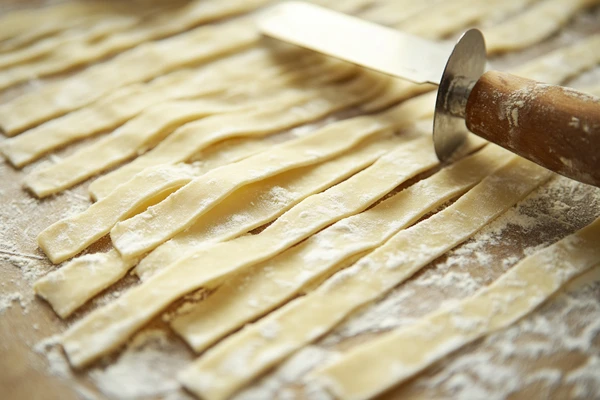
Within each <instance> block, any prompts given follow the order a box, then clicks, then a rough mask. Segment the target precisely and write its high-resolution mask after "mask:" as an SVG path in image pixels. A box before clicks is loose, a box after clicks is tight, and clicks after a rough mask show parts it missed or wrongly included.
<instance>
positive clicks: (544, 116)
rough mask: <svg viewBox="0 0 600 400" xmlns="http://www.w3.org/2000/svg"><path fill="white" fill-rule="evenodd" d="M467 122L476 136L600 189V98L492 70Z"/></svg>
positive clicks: (478, 88) (477, 90)
mask: <svg viewBox="0 0 600 400" xmlns="http://www.w3.org/2000/svg"><path fill="white" fill-rule="evenodd" d="M465 119H466V122H467V127H468V128H469V130H470V131H471V132H473V133H475V134H477V135H479V136H481V137H483V138H485V139H487V140H489V141H491V142H494V143H496V144H498V145H500V146H502V147H504V148H506V149H509V150H511V151H513V152H515V153H517V154H519V155H521V156H523V157H525V158H528V159H529V160H531V161H533V162H535V163H537V164H539V165H541V166H544V167H546V168H548V169H551V170H552V171H555V172H558V173H559V174H561V175H565V176H568V177H569V178H573V179H576V180H578V181H580V182H584V183H588V184H591V185H594V186H599V187H600V98H598V97H594V96H590V95H588V94H585V93H581V92H578V91H576V90H573V89H569V88H565V87H561V86H553V85H548V84H544V83H539V82H535V81H532V80H529V79H525V78H521V77H518V76H514V75H510V74H507V73H503V72H497V71H489V72H486V73H485V74H484V75H483V76H482V77H481V78H480V79H479V81H478V82H477V83H476V84H475V86H474V87H473V90H472V91H471V94H470V95H469V99H468V101H467V107H466V114H465Z"/></svg>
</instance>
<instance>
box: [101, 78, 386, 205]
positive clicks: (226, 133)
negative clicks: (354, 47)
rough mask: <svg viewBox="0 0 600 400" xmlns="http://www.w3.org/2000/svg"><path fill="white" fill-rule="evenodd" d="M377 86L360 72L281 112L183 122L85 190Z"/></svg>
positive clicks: (272, 128) (292, 120) (104, 188)
mask: <svg viewBox="0 0 600 400" xmlns="http://www.w3.org/2000/svg"><path fill="white" fill-rule="evenodd" d="M380 88H381V82H378V81H377V80H375V81H374V80H373V77H371V76H369V75H366V76H360V77H358V78H357V79H355V80H353V81H351V82H349V83H348V84H345V85H342V86H337V87H336V86H332V87H329V88H325V87H324V88H323V90H322V96H319V97H317V98H313V99H310V98H309V99H307V100H306V101H305V102H303V103H301V104H298V105H297V106H295V107H292V108H291V109H289V110H288V111H287V112H285V113H282V112H281V109H280V108H279V107H277V106H274V107H272V108H273V109H269V108H265V109H264V110H262V109H259V110H251V111H247V112H243V113H236V114H230V115H224V116H221V117H219V116H215V117H212V118H207V119H204V120H201V121H197V122H194V123H190V124H187V125H185V126H183V127H181V128H180V129H178V130H177V131H175V132H174V133H173V134H172V135H170V136H169V137H168V138H167V139H166V140H164V141H162V142H161V143H160V144H159V145H158V146H157V147H155V148H154V149H153V150H151V151H149V152H148V153H146V154H144V155H143V156H141V157H138V158H137V159H135V160H134V161H132V162H130V163H129V164H127V165H125V166H123V167H121V168H119V169H118V170H116V171H113V172H111V173H109V174H107V175H105V176H103V177H101V178H99V179H97V180H96V181H94V182H93V183H92V184H91V185H90V187H89V191H90V193H91V194H92V196H93V197H94V198H97V199H99V198H102V197H104V196H106V195H107V194H108V193H110V192H111V191H112V190H113V189H114V188H115V187H116V186H118V185H119V184H121V183H122V182H124V181H126V180H128V179H130V178H131V177H132V176H133V175H135V174H136V173H138V172H139V171H141V170H143V169H144V168H147V167H149V166H153V165H157V164H165V163H176V162H183V161H186V160H187V159H189V157H190V156H191V155H192V154H193V153H195V152H197V151H198V150H200V149H202V148H204V147H206V146H209V145H210V144H213V143H215V142H218V141H221V140H224V139H228V138H232V137H243V136H265V135H267V134H270V133H275V132H277V131H281V130H284V129H289V128H292V127H294V126H297V125H300V124H302V123H306V122H309V121H311V120H315V119H318V118H321V117H324V116H326V115H328V114H330V113H332V112H334V111H336V110H340V109H343V108H345V107H349V106H351V105H352V104H355V103H357V102H359V101H361V100H364V99H366V98H370V97H372V96H374V95H375V94H376V93H377V92H378V91H379V90H380ZM284 105H285V104H284Z"/></svg>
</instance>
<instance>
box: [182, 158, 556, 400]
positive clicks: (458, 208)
mask: <svg viewBox="0 0 600 400" xmlns="http://www.w3.org/2000/svg"><path fill="white" fill-rule="evenodd" d="M549 177H550V173H549V172H547V171H546V170H545V169H543V168H541V167H538V166H537V165H535V164H533V163H531V162H529V161H526V160H523V159H519V158H516V157H513V158H512V161H511V162H509V163H508V164H506V165H505V166H504V167H502V168H500V169H499V170H497V171H496V172H494V173H493V174H492V175H490V176H489V177H487V178H486V179H484V180H483V181H482V182H481V183H480V184H478V185H477V186H475V187H474V188H473V189H471V190H470V191H469V192H467V194H465V195H464V196H462V197H461V198H460V199H458V200H457V201H456V202H455V203H454V204H453V205H451V206H449V207H448V208H446V209H444V210H443V211H440V212H439V213H437V214H435V215H433V216H432V217H429V218H428V219H426V220H425V221H423V222H420V223H418V224H416V225H413V226H412V227H410V228H408V229H406V230H402V231H400V232H398V233H397V234H396V235H395V236H393V237H392V238H391V239H390V240H389V241H388V242H387V243H386V244H384V245H383V246H381V247H379V248H377V249H376V250H375V251H373V252H372V253H371V254H369V255H367V256H365V257H363V258H362V259H361V260H359V261H358V262H357V263H356V264H354V265H353V266H351V267H350V268H348V269H345V270H343V271H340V272H338V273H337V274H335V275H334V276H333V277H332V278H330V279H329V280H327V281H326V282H325V283H324V284H323V285H321V286H320V287H319V288H318V289H316V290H315V291H313V292H311V293H309V294H308V295H306V296H304V297H300V298H298V299H296V300H293V301H291V302H290V303H288V304H287V305H285V306H283V307H282V308H280V309H279V310H277V311H274V312H272V313H271V314H269V315H268V316H266V317H265V318H263V319H261V320H260V321H258V322H257V323H254V324H252V325H247V326H246V327H245V328H244V329H242V330H241V331H240V332H238V333H236V334H234V335H232V336H230V337H228V338H227V339H225V340H224V341H223V342H221V343H220V344H218V345H216V346H215V347H213V348H211V349H210V350H208V351H207V352H206V353H205V355H203V356H202V357H200V358H199V359H198V360H197V361H195V362H194V363H193V364H192V365H191V366H190V367H188V368H187V369H186V370H184V371H183V373H182V374H181V375H180V381H181V382H182V383H183V384H184V386H185V387H186V388H187V389H189V390H190V391H192V392H193V393H194V394H196V395H198V396H199V397H202V398H205V399H209V400H217V399H224V398H227V397H229V396H230V395H231V394H233V393H234V392H235V391H237V390H238V389H240V388H241V387H242V386H243V385H245V384H247V383H248V382H250V381H251V380H252V379H253V378H255V377H256V376H257V375H259V374H260V373H262V372H264V371H265V370H266V369H268V368H270V367H272V366H273V365H275V364H277V363H278V362H280V361H281V360H283V359H284V358H285V357H287V356H288V355H290V354H291V353H292V352H294V351H295V350H297V349H299V348H300V347H301V346H303V345H305V344H307V343H309V342H311V341H313V340H315V339H317V338H319V337H321V336H322V335H323V334H325V333H326V332H328V331H329V330H331V329H332V328H333V327H334V326H335V325H336V324H338V323H339V322H341V321H342V320H343V319H344V318H345V317H347V316H348V315H349V314H350V313H351V312H352V311H354V310H356V309H357V308H359V307H360V306H362V305H365V304H367V303H369V302H371V301H373V300H375V299H377V298H378V297H380V296H381V295H383V294H384V293H386V292H387V291H389V290H390V289H392V288H393V287H394V286H396V285H398V284H399V283H401V282H403V281H404V280H406V279H408V278H409V277H410V276H411V275H413V274H414V273H415V272H417V271H418V270H420V269H421V268H423V267H424V266H425V265H427V264H428V263H429V262H431V261H432V260H434V259H435V258H437V257H439V256H440V255H442V254H444V253H445V252H446V251H448V250H449V249H451V248H452V247H454V246H456V245H457V244H459V243H461V242H463V241H465V240H466V239H468V238H469V237H470V236H471V235H473V234H474V233H475V232H477V231H478V230H479V229H481V228H482V227H483V226H484V225H485V224H487V223H489V222H490V221H491V220H493V219H494V218H496V217H497V216H498V215H500V214H501V213H503V212H504V211H506V210H507V209H508V208H509V207H511V206H512V205H514V204H515V203H516V202H518V201H519V200H521V199H522V198H523V197H525V196H526V195H527V194H528V193H529V192H531V191H532V190H533V189H535V188H536V187H537V186H539V185H540V184H542V183H543V182H545V181H546V180H547V179H548V178H549ZM507 187H510V188H511V190H507ZM270 331H275V332H277V334H276V335H275V336H274V337H273V336H271V335H265V334H264V332H270ZM232 366H239V367H233V368H232Z"/></svg>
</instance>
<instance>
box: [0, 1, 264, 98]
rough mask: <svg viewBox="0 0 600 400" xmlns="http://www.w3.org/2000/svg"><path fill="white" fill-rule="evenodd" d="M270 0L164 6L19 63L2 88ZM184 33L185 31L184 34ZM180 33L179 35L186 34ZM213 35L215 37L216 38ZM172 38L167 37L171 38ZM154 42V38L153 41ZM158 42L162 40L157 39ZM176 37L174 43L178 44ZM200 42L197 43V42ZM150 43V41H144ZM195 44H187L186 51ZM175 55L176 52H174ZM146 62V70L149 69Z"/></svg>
mask: <svg viewBox="0 0 600 400" xmlns="http://www.w3.org/2000/svg"><path fill="white" fill-rule="evenodd" d="M268 1H269V0H194V1H191V2H189V3H188V4H186V5H184V6H183V7H176V8H173V9H170V10H169V9H163V10H162V11H159V12H157V13H155V14H154V15H151V16H150V17H149V18H146V19H144V20H142V21H141V23H139V24H137V25H135V26H133V27H131V29H128V30H124V31H121V32H119V31H118V30H117V31H115V32H114V34H113V35H109V36H108V37H107V38H105V39H104V40H99V41H91V42H87V41H85V40H80V41H74V42H68V43H66V44H64V45H63V46H59V47H57V48H56V49H55V51H53V52H51V53H49V54H48V55H46V56H45V57H42V58H41V59H40V60H37V59H36V60H33V62H29V63H27V64H25V65H17V66H14V67H13V68H9V69H6V70H4V71H3V74H2V75H1V76H0V88H6V87H9V86H11V85H14V84H16V83H20V82H23V81H26V80H28V79H30V78H31V77H35V76H45V75H50V74H55V73H58V72H62V71H65V70H67V69H69V68H73V67H76V66H79V65H82V64H87V63H90V62H92V61H96V60H99V59H101V58H102V57H106V56H109V55H112V54H115V53H118V52H119V51H123V50H126V49H129V48H132V47H135V46H137V45H139V44H141V43H143V42H146V41H151V40H152V39H157V38H162V37H167V36H169V35H172V34H175V33H179V32H182V31H184V30H186V29H189V28H192V27H194V26H197V25H199V24H201V23H203V22H209V21H211V20H214V19H218V18H221V17H225V16H228V15H233V14H237V13H240V12H244V11H248V10H251V9H253V8H256V7H257V6H261V5H263V4H265V3H267V2H268ZM183 35H185V33H184V34H183ZM183 35H180V36H183ZM213 39H214V38H213ZM169 40H171V39H167V40H165V42H168V41H169ZM150 43H151V42H150ZM155 43H159V42H155ZM175 43H176V40H175V41H174V42H173V45H174V46H175V47H176V44H175ZM199 43H201V42H198V43H196V45H198V44H199ZM145 45H146V46H148V43H146V44H145ZM193 48H194V46H190V47H188V49H187V51H185V52H187V53H189V52H190V50H191V49H193ZM171 58H173V55H171ZM148 67H149V66H148V65H145V66H144V68H143V70H148V69H149V68H148Z"/></svg>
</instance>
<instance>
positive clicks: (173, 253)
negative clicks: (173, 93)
mask: <svg viewBox="0 0 600 400" xmlns="http://www.w3.org/2000/svg"><path fill="white" fill-rule="evenodd" d="M399 142H401V139H400V138H398V137H396V136H390V135H389V134H382V135H377V136H376V137H374V138H373V139H371V140H370V141H368V142H366V143H361V145H360V148H359V149H352V150H350V152H349V153H347V154H343V155H341V156H340V157H338V158H336V159H334V160H331V161H328V162H325V163H323V164H320V165H316V166H308V167H304V168H298V169H295V170H292V171H289V172H287V173H283V174H280V175H277V176H274V177H273V178H271V179H266V180H263V181H259V182H256V183H254V184H250V185H247V186H243V187H241V188H240V189H238V190H236V191H235V192H233V193H232V194H231V195H229V196H228V197H227V198H226V199H225V200H224V201H223V202H221V203H219V204H218V205H216V206H215V207H213V208H212V209H211V210H210V211H209V212H207V213H206V214H204V215H203V216H201V217H200V218H199V219H198V220H197V221H196V222H195V224H194V225H193V226H192V227H191V228H190V229H188V231H186V232H183V233H181V234H180V235H177V236H175V237H174V238H173V239H172V240H170V241H169V242H167V243H165V244H163V245H162V246H159V247H158V248H157V249H156V250H155V251H154V252H152V253H151V254H150V255H149V256H148V257H146V258H144V260H143V262H142V263H141V264H139V265H138V267H137V268H136V272H137V273H138V275H141V276H142V277H148V276H149V275H151V274H152V273H154V272H156V270H158V269H159V268H164V267H166V266H168V265H170V264H172V263H173V262H175V261H176V260H177V259H178V258H180V257H183V256H184V255H185V254H186V253H189V252H190V251H192V250H193V249H195V248H197V246H198V245H200V244H205V243H208V242H219V241H223V240H228V239H231V238H233V237H235V236H238V235H240V234H243V233H246V232H248V231H250V230H251V229H253V228H255V227H257V226H260V225H262V224H264V223H267V222H269V221H271V220H273V219H274V218H276V217H277V216H278V215H279V214H281V213H283V212H284V211H285V210H286V209H288V208H290V207H291V206H293V205H294V204H295V203H297V202H299V201H301V200H302V199H303V198H305V197H307V196H309V195H311V194H313V193H318V192H320V191H321V190H324V189H327V188H328V187H330V186H331V185H334V184H336V183H338V182H339V181H341V180H343V179H345V178H347V177H348V176H350V175H352V174H354V173H356V172H357V171H359V170H361V169H362V168H364V167H367V166H368V165H370V164H371V163H373V162H374V161H375V160H376V159H377V158H378V157H380V156H381V155H382V154H383V153H385V152H386V151H387V150H389V148H390V146H394V145H395V144H397V143H399ZM178 169H183V172H184V173H177V170H178ZM190 169H191V168H189V167H183V166H178V167H171V166H160V167H156V168H151V169H149V170H144V171H143V172H141V173H140V174H138V175H136V176H135V177H134V178H133V179H132V180H131V181H129V182H127V184H125V185H122V186H119V187H118V188H117V189H116V190H115V191H114V192H113V193H111V195H110V196H108V197H106V198H105V199H103V200H100V201H99V202H98V203H96V204H95V205H93V206H92V207H90V209H88V210H86V211H84V212H83V213H81V214H79V215H76V216H74V217H71V218H68V219H66V220H62V221H59V222H57V223H56V224H54V225H52V226H50V228H48V229H47V230H45V231H44V232H42V234H41V235H40V237H39V238H38V240H39V241H40V242H41V241H42V240H43V241H44V245H43V246H42V248H43V249H44V251H46V252H47V253H48V254H57V253H58V252H63V253H64V252H65V251H69V254H74V253H77V252H79V251H80V250H82V249H83V248H85V247H86V246H87V245H89V244H90V243H91V242H93V241H94V240H95V239H97V238H99V237H101V236H102V235H104V234H105V233H107V232H108V231H109V230H110V228H112V226H113V225H114V224H115V223H116V222H117V221H119V220H121V219H122V217H123V216H124V215H131V214H133V213H134V212H135V210H136V209H139V208H141V207H140V205H141V204H143V205H145V204H147V203H149V202H152V201H154V202H156V200H157V197H158V198H161V197H164V195H165V194H168V193H170V192H171V191H173V190H175V189H177V188H178V187H180V186H183V185H184V184H186V183H188V182H189V181H190V180H191V176H190V175H191V174H190V173H187V174H186V172H188V170H190ZM189 172H192V173H193V172H196V173H199V172H200V171H198V170H196V171H194V170H193V169H191V171H189ZM186 175H187V176H186ZM142 207H143V206H142ZM57 232H60V233H57ZM64 236H68V237H73V238H75V239H74V240H73V241H66V240H57V238H60V237H64ZM135 262H136V260H135V259H131V260H124V259H123V258H122V257H120V255H119V254H118V253H117V252H116V251H114V250H112V251H110V252H108V253H107V254H97V255H93V256H91V255H85V256H82V257H78V258H76V259H74V260H73V261H72V262H69V263H68V264H67V265H65V266H63V267H61V268H60V269H58V270H57V271H54V272H50V273H49V274H47V275H46V276H44V277H42V278H41V279H39V280H38V281H36V282H35V284H34V290H35V292H36V294H38V295H39V296H41V297H43V298H44V299H46V300H47V301H48V302H49V303H50V304H51V305H52V308H53V309H54V310H55V311H56V312H57V314H59V315H60V316H61V317H63V318H64V317H66V316H68V315H69V314H70V313H71V312H73V311H74V310H75V309H77V308H78V307H80V306H81V305H83V303H84V302H85V301H87V300H89V299H90V298H92V297H94V296H95V295H96V294H98V293H99V292H100V291H101V290H103V289H105V288H106V287H108V286H109V285H110V284H113V283H115V282H116V281H117V280H119V279H120V278H121V277H122V276H123V275H124V274H125V272H126V271H127V270H129V269H130V268H131V267H132V266H133V265H134V264H135Z"/></svg>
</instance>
